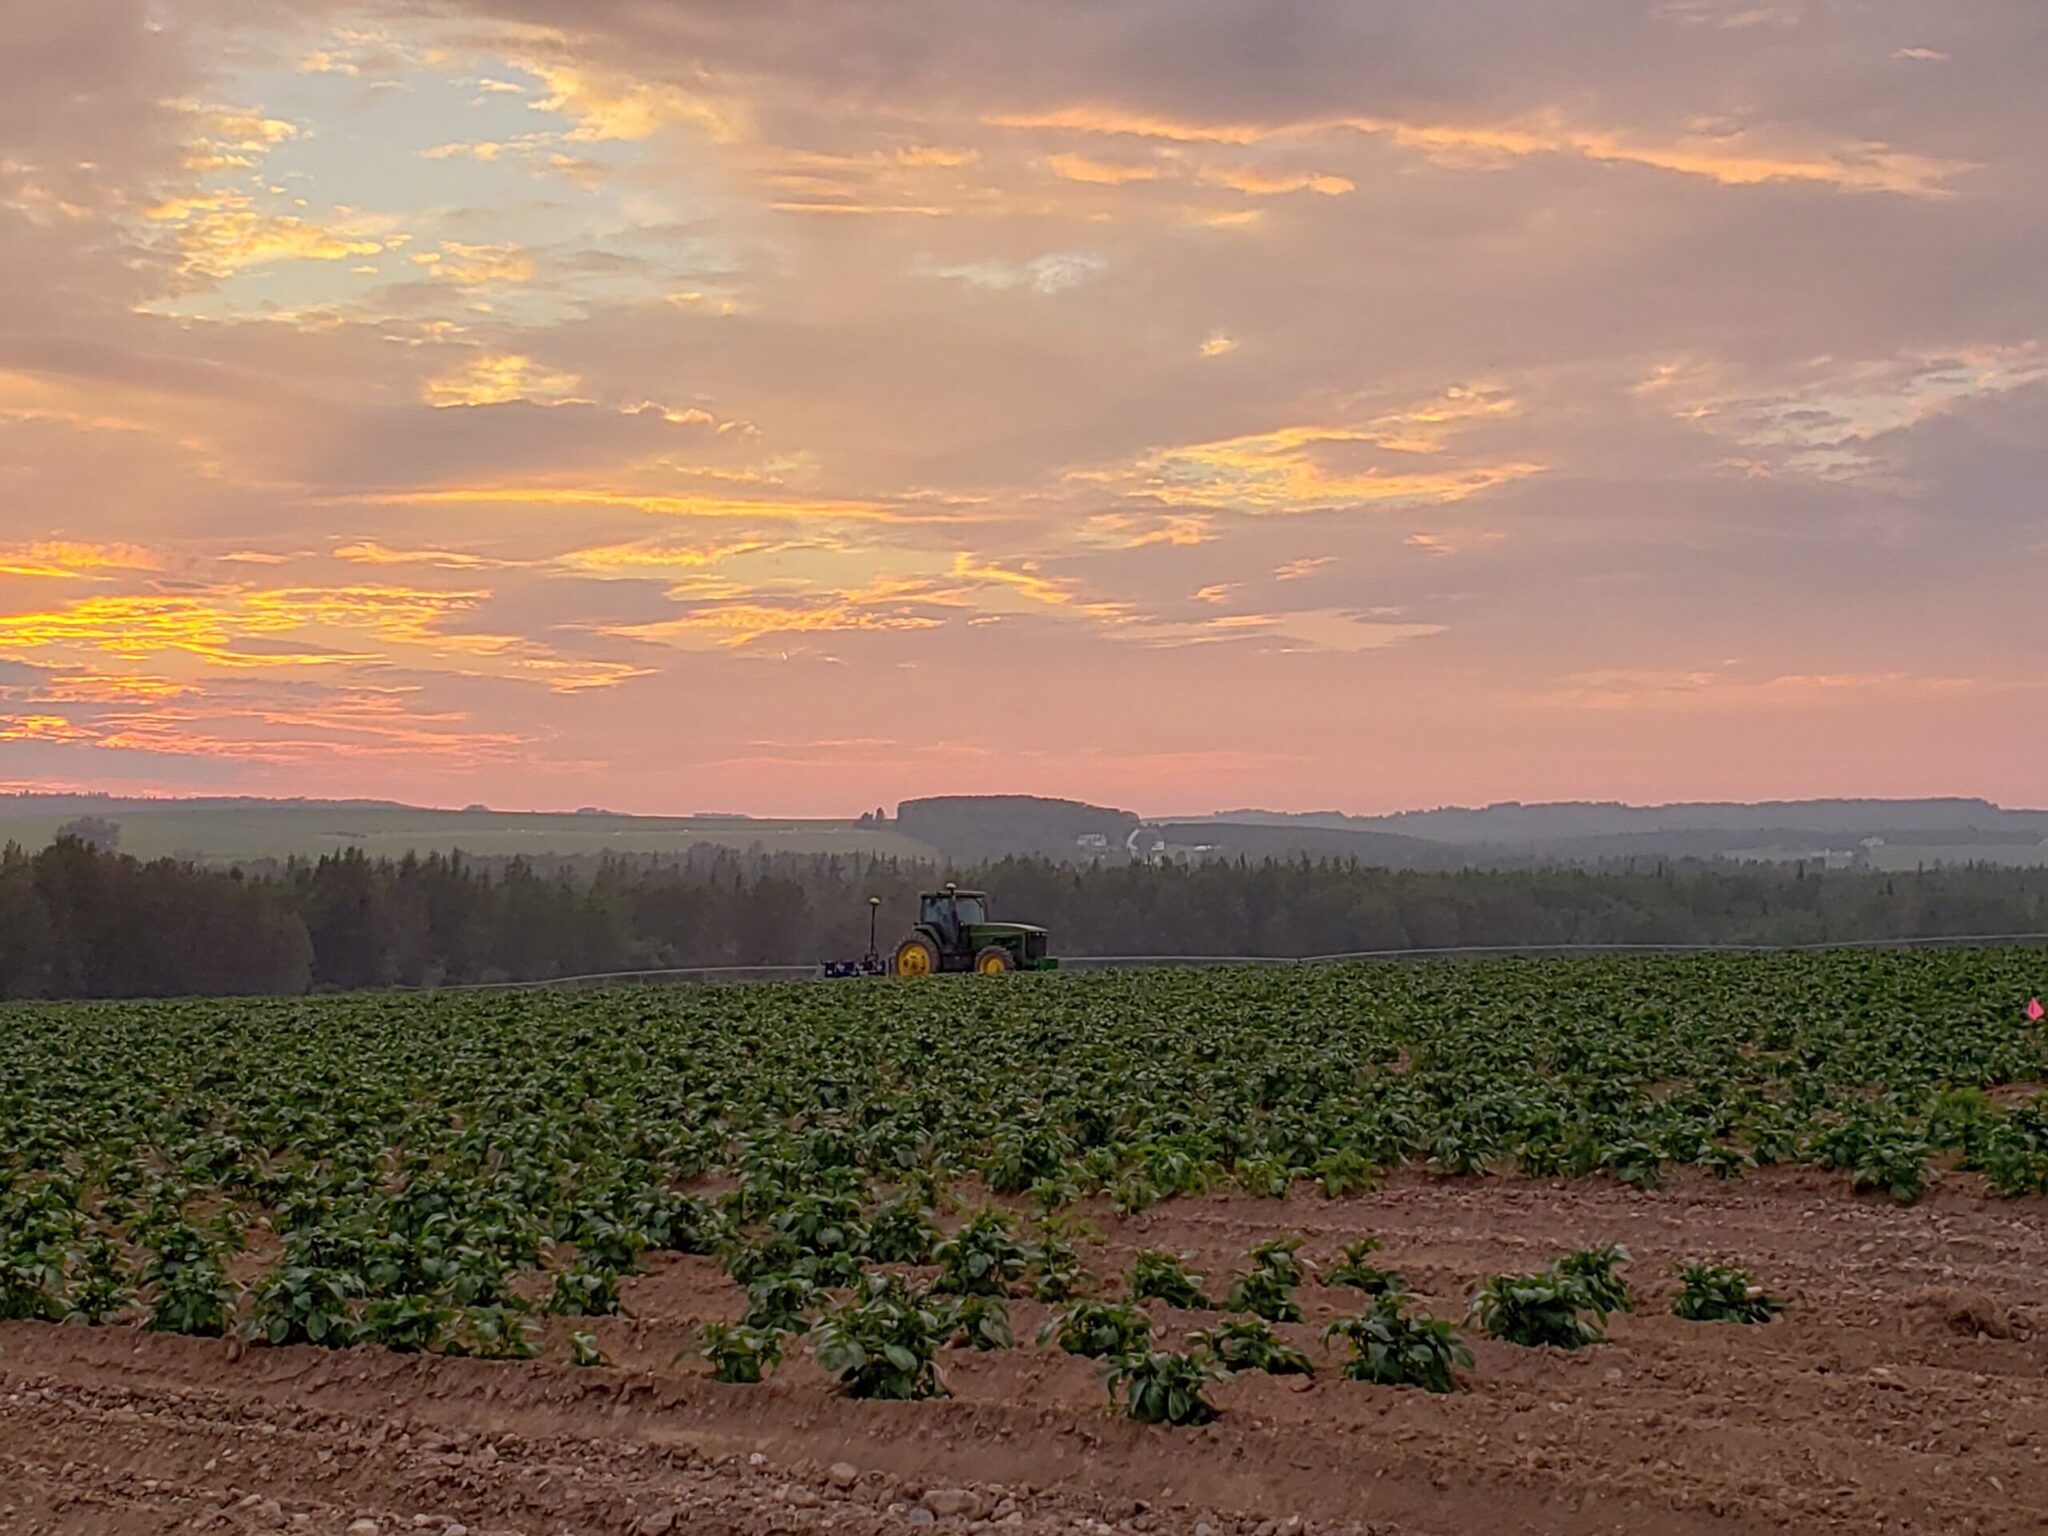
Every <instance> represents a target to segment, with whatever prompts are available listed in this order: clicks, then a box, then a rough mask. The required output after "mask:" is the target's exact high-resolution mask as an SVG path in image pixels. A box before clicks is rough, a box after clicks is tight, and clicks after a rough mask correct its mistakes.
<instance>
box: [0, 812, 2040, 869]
mask: <svg viewBox="0 0 2048 1536" xmlns="http://www.w3.org/2000/svg"><path fill="white" fill-rule="evenodd" d="M81 817H94V818H97V819H99V820H101V821H108V822H113V823H115V824H116V825H118V827H119V828H120V839H119V848H120V851H122V852H124V853H132V854H135V855H138V856H140V857H142V858H164V857H178V858H189V859H195V860H199V861H202V862H214V863H245V864H258V863H262V862H265V861H271V860H282V859H286V858H291V857H295V856H296V857H301V858H310V857H316V856H318V855H320V854H323V853H332V852H336V851H339V850H341V849H344V848H356V849H360V850H362V851H363V852H364V853H367V854H370V855H372V856H386V855H388V856H390V857H393V858H398V857H402V856H403V855H405V854H406V853H409V852H417V853H426V852H430V851H441V852H447V851H451V850H455V849H460V850H462V851H463V852H465V853H469V854H473V855H476V856H478V857H507V856H512V855H528V856H531V857H534V858H577V857H589V856H593V855H597V854H602V853H617V854H631V855H656V856H665V855H680V854H682V853H685V852H687V851H688V850H689V849H691V848H692V847H695V846H697V845H700V844H705V843H709V844H715V845H717V846H721V847H727V848H734V849H740V850H746V849H751V848H756V847H758V848H760V849H761V850H762V851H764V852H767V853H788V854H835V853H836V854H871V855H879V856H884V857H891V858H898V859H903V860H907V861H911V862H919V863H926V864H956V865H969V864H979V863H985V862H989V861H992V860H998V859H1003V858H1043V859H1052V860H1056V861H1062V862H1070V863H1089V862H1093V861H1097V860H1100V861H1103V862H1107V863H1120V862H1123V861H1124V860H1126V859H1128V858H1130V857H1132V856H1133V854H1134V853H1135V854H1136V855H1137V856H1139V857H1167V858H1174V859H1190V860H1201V859H1239V858H1243V859H1248V860H1252V861H1258V860H1261V859H1269V858H1270V859H1298V858H1303V857H1307V858H1317V859H1321V858H1333V859H1352V860H1356V861H1357V862H1359V863H1361V864H1369V865H1377V866H1381V867H1385V868H1391V869H1414V870H1443V869H1458V868H1465V867H1474V868H1498V867H1504V866H1518V865H1527V864H1530V863H1561V864H1604V863H1609V862H1612V861H1616V860H1641V859H1653V860H1654V859H1701V860H1734V861H1753V860H1766V861H1778V862H1786V863H1791V862H1795V861H1796V862H1805V863H1808V864H1811V865H1818V866H1820V867H1840V866H1842V865H1847V864H1855V865H1861V866H1867V867H1874V868H1882V869H1912V868H1916V867H1919V866H1921V865H1929V866H1931V865H1934V864H1956V863H1969V862H1981V863H2005V864H2041V863H2044V862H2048V811H2037V810H2007V809H2005V808H2003V807H2000V806H1997V805H1994V804H1992V803H1991V802H1990V801H1988V800H1977V799H1965V798H1951V799H1928V800H1785V801H1770V802H1765V803H1762V804H1757V805H1745V804H1740V803H1734V802H1721V801H1716V802H1704V803H1698V804H1673V805H1653V806H1636V805H1621V804H1610V803H1600V802H1591V801H1569V802H1559V803H1554V804H1542V805H1523V804H1518V803H1515V802H1508V803H1504V804H1499V805H1488V806H1478V807H1456V806H1451V807H1442V808H1439V809H1434V810H1424V811H1406V812H1401V813H1397V814H1395V815H1389V816H1349V815H1345V814H1344V813H1342V812H1338V811H1324V812H1308V813H1294V812H1281V811H1260V810H1237V811H1222V812H1218V813H1216V814H1215V815H1213V816H1182V817H1175V818H1172V819H1169V820H1161V821H1146V820H1144V819H1143V818H1142V817H1141V816H1140V815H1139V814H1138V813H1137V812H1135V811H1130V810H1123V809H1120V808H1117V807H1114V806H1102V805H1091V804H1089V803H1088V802H1086V801H1082V800H1062V799H1055V798H1049V797H1044V796H1038V795H934V796H927V797H923V798H918V799H911V800H905V801H904V802H903V803H902V804H901V805H899V806H898V807H897V814H896V817H895V819H894V820H880V819H873V818H861V819H858V820H837V819H827V818H814V819H802V820H774V819H769V818H758V819H757V818H752V817H747V816H738V815H702V814H700V815H691V816H633V815H626V814H623V813H617V812H611V811H603V810H598V809H595V808H586V809H583V810H580V811H545V812H528V811H495V810H491V809H488V808H487V807H484V806H470V807H467V808H465V809H462V810H437V809H432V808H427V807H420V806H408V805H401V804H398V803H396V802H393V801H388V800H303V799H298V800H266V799H260V798H256V797H252V796H219V797H212V798H194V799H147V798H138V797H124V796H119V795H94V794H63V795H37V794H13V795H0V843H7V842H15V843H19V844H21V845H22V846H24V847H27V848H40V847H43V846H45V845H46V844H47V843H49V842H50V840H51V839H52V838H53V837H54V836H55V835H56V833H57V830H58V828H60V827H62V826H64V825H65V824H66V823H68V822H71V821H74V820H77V819H79V818H81Z"/></svg>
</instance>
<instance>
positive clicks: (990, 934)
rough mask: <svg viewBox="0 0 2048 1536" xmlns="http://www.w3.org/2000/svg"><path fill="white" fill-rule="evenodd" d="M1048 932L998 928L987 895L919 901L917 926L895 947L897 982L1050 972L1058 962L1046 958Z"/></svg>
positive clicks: (954, 891)
mask: <svg viewBox="0 0 2048 1536" xmlns="http://www.w3.org/2000/svg"><path fill="white" fill-rule="evenodd" d="M1045 951H1046V934H1045V930H1044V929H1043V928H1034V927H1032V926H1031V925H1030V924H1028V923H998V922H992V921H991V920H990V918H989V910H988V895H987V893H986V892H983V891H963V890H961V889H960V888H959V887H958V886H953V885H949V886H946V887H945V888H944V889H943V890H937V891H926V892H924V893H923V894H921V895H920V896H919V897H918V899H917V926H916V927H915V928H913V929H911V931H910V933H909V935H908V936H907V937H906V938H905V939H904V940H903V942H902V943H900V944H898V945H897V946H896V974H897V975H898V976H930V975H932V974H933V973H935V972H939V971H979V972H981V973H982V974H984V975H1000V974H1001V973H1002V972H1004V971H1049V970H1052V969H1054V968H1055V967H1057V966H1058V964H1059V962H1058V961H1057V960H1054V959H1052V958H1051V957H1050V956H1048V955H1047V954H1046V952H1045Z"/></svg>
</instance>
